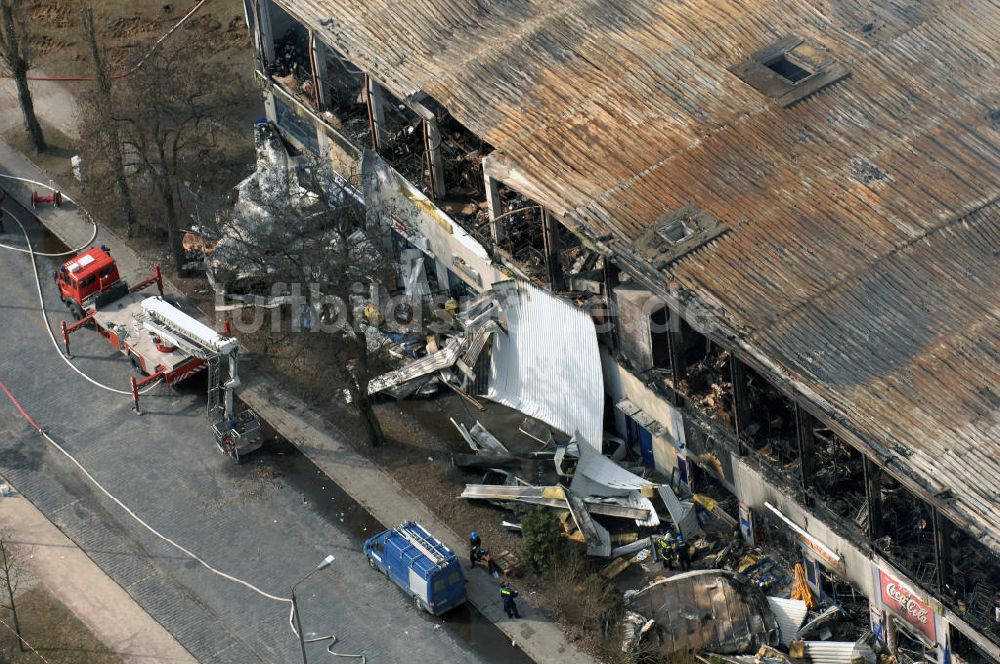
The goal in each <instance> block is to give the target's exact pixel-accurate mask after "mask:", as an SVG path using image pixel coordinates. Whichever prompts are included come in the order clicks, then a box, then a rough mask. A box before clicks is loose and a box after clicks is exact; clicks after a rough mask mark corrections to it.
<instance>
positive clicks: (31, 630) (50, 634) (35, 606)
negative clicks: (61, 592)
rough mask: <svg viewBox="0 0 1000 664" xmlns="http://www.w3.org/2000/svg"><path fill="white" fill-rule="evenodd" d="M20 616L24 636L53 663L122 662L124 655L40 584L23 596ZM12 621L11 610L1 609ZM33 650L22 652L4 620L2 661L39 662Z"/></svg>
mask: <svg viewBox="0 0 1000 664" xmlns="http://www.w3.org/2000/svg"><path fill="white" fill-rule="evenodd" d="M17 608H18V617H19V618H20V621H21V633H22V634H23V636H24V639H25V640H26V641H27V642H28V643H30V644H31V645H32V646H34V647H35V649H36V650H38V655H41V656H42V658H44V661H46V662H49V664H119V663H120V662H122V659H121V658H120V657H118V655H116V654H114V653H113V652H111V651H109V650H108V649H107V648H106V647H105V646H104V644H103V643H101V641H100V640H99V639H98V638H97V637H96V636H95V635H94V633H93V632H91V631H90V630H89V629H87V627H86V626H85V625H84V624H83V623H82V622H80V621H79V620H78V619H77V617H76V616H74V615H73V614H72V613H71V612H70V611H69V610H68V609H67V608H66V607H65V606H63V604H62V603H61V602H59V600H57V599H56V598H55V597H53V596H52V595H51V594H49V593H48V592H47V591H46V590H45V589H44V588H43V587H42V586H40V585H36V586H35V587H33V588H31V589H30V590H27V591H25V592H24V593H23V594H22V595H21V596H20V598H19V600H18V604H17ZM0 615H2V617H3V620H4V622H7V623H8V624H9V623H10V613H9V612H8V611H3V612H0ZM38 655H36V654H35V653H33V652H30V651H28V652H21V651H20V650H18V648H17V639H16V637H15V636H14V634H13V633H11V632H10V631H8V629H7V628H6V627H5V626H4V625H3V624H0V663H3V664H37V663H38V662H40V661H43V660H42V659H39V657H38Z"/></svg>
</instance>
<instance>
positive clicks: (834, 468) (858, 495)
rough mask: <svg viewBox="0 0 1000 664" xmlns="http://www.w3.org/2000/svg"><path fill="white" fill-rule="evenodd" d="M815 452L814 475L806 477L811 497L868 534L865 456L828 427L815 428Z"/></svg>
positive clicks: (813, 431)
mask: <svg viewBox="0 0 1000 664" xmlns="http://www.w3.org/2000/svg"><path fill="white" fill-rule="evenodd" d="M810 422H811V423H813V422H814V421H813V420H810ZM807 453H808V452H807ZM812 453H813V459H812V460H811V463H810V464H809V466H810V467H811V468H812V473H811V476H810V477H808V478H806V482H807V484H808V486H809V487H810V493H811V495H812V496H813V497H814V498H816V499H818V500H819V501H820V502H821V503H822V504H823V505H824V506H825V507H826V508H827V509H829V510H830V511H831V512H833V513H834V514H836V515H837V516H839V517H841V518H842V519H844V521H846V522H847V523H848V524H850V525H851V526H852V527H853V528H855V529H856V530H858V531H860V532H861V533H866V532H867V527H868V499H867V497H866V493H865V463H864V455H862V454H861V452H859V451H858V450H856V449H855V448H854V447H852V446H851V445H849V444H847V443H846V442H845V441H844V440H843V439H841V438H840V437H839V436H837V435H836V434H834V433H833V432H832V431H830V430H829V429H827V428H825V427H814V428H812Z"/></svg>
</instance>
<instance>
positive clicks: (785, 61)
mask: <svg viewBox="0 0 1000 664" xmlns="http://www.w3.org/2000/svg"><path fill="white" fill-rule="evenodd" d="M764 66H765V67H767V68H768V69H770V70H771V71H773V72H774V73H775V74H777V75H778V76H780V77H781V78H783V79H785V80H786V81H788V82H789V83H798V82H799V81H801V80H802V79H805V78H809V77H810V76H812V75H813V72H811V71H809V70H808V69H806V68H805V67H801V66H799V65H798V64H796V63H795V62H793V61H792V60H791V58H789V57H788V54H787V53H782V54H781V55H779V56H778V57H776V58H775V59H774V60H771V61H770V62H766V63H764Z"/></svg>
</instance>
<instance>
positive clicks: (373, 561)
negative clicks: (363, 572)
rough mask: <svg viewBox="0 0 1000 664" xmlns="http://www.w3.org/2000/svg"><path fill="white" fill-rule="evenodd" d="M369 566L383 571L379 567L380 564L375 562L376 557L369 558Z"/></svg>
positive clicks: (377, 570)
mask: <svg viewBox="0 0 1000 664" xmlns="http://www.w3.org/2000/svg"><path fill="white" fill-rule="evenodd" d="M368 566H369V567H371V568H372V569H373V570H375V571H376V572H381V571H382V570H380V569H379V568H378V565H376V564H375V559H374V558H371V557H369V558H368Z"/></svg>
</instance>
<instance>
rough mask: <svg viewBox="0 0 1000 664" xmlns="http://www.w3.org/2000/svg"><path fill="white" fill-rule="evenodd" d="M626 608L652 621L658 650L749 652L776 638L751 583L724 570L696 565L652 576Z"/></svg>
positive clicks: (775, 630) (763, 603)
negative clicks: (655, 578)
mask: <svg viewBox="0 0 1000 664" xmlns="http://www.w3.org/2000/svg"><path fill="white" fill-rule="evenodd" d="M626 609H627V610H629V611H634V612H636V613H638V614H640V615H642V616H645V617H647V618H652V619H653V620H655V621H656V624H657V628H658V629H657V632H658V634H659V636H660V642H659V643H660V646H659V652H660V653H661V654H663V655H669V654H671V653H674V652H700V651H705V650H708V651H711V652H718V653H721V654H738V653H745V652H755V651H756V650H757V648H759V647H760V646H762V645H774V644H776V643H777V642H778V623H777V621H776V620H775V618H774V615H773V614H772V613H771V609H770V607H769V605H768V603H767V601H766V598H765V597H764V594H763V593H761V592H760V590H759V589H758V588H756V587H755V586H754V585H753V584H752V583H749V582H747V581H746V580H744V579H741V577H739V576H738V575H736V574H735V573H733V572H728V571H726V570H696V571H692V572H684V573H681V574H677V575H675V576H672V577H670V578H667V579H662V580H659V581H654V582H653V583H651V584H649V585H648V586H646V587H645V588H642V589H641V590H639V591H637V592H635V593H631V594H629V595H628V597H627V598H626Z"/></svg>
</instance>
